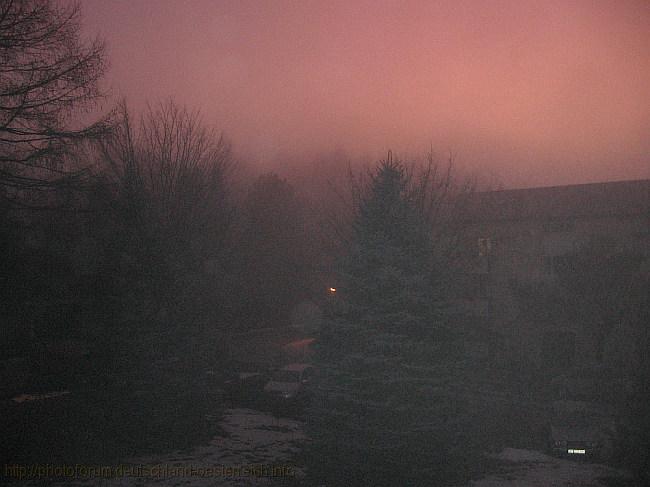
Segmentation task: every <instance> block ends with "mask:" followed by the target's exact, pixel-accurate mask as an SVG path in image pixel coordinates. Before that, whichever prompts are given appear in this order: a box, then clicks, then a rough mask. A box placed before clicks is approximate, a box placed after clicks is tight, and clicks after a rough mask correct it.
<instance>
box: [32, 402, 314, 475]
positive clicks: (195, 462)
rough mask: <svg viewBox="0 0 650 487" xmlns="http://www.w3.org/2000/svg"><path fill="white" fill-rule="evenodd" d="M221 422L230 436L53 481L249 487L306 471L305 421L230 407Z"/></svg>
mask: <svg viewBox="0 0 650 487" xmlns="http://www.w3.org/2000/svg"><path fill="white" fill-rule="evenodd" d="M220 425H221V427H222V429H223V430H224V431H225V432H226V435H224V436H218V437H215V438H214V439H213V440H212V441H211V442H210V444H209V445H206V446H200V447H197V448H195V449H193V450H192V451H190V452H176V453H171V454H165V455H152V456H148V457H139V458H134V459H131V460H130V461H128V462H127V463H125V464H124V465H123V466H115V465H114V466H111V467H112V468H113V469H119V468H120V467H121V468H122V470H121V471H117V475H115V473H116V472H115V470H113V474H114V475H115V476H114V477H113V478H106V475H102V474H100V473H96V474H89V473H88V472H86V474H85V475H83V472H82V475H78V476H77V477H76V478H75V479H74V480H67V481H65V482H60V483H54V484H53V485H76V486H87V487H92V486H102V487H118V486H119V487H122V486H129V487H135V486H144V485H156V486H161V487H163V486H164V487H167V486H170V487H171V486H191V487H194V486H196V487H199V486H210V487H215V486H217V487H218V486H228V487H240V486H241V487H244V486H246V487H248V486H266V485H272V484H275V485H278V480H281V477H285V478H286V477H291V476H295V477H298V478H300V477H301V476H302V472H301V471H300V470H298V469H296V468H295V467H294V465H293V464H292V463H291V457H292V455H294V454H295V453H296V452H298V451H299V450H300V447H301V443H302V442H303V441H304V440H305V435H304V433H303V423H302V422H300V421H298V420H294V419H288V418H275V417H273V416H271V415H269V414H266V413H262V412H259V411H253V410H250V409H229V410H226V411H225V414H224V417H223V419H222V421H221V422H220ZM90 467H92V466H87V468H90ZM129 469H130V470H129ZM210 469H211V470H210ZM237 469H239V471H237ZM165 470H166V471H165ZM274 475H275V477H274ZM34 485H41V484H37V483H36V482H35V483H34Z"/></svg>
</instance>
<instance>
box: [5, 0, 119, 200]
mask: <svg viewBox="0 0 650 487" xmlns="http://www.w3.org/2000/svg"><path fill="white" fill-rule="evenodd" d="M106 68H107V59H106V52H105V48H104V44H103V43H102V42H101V41H100V40H97V39H96V40H93V41H91V42H85V41H84V40H83V39H82V38H81V35H80V7H79V5H78V4H76V3H60V2H56V1H53V0H25V1H23V0H21V1H19V0H0V187H1V189H2V190H1V191H0V195H2V196H3V197H4V198H6V199H8V200H9V201H10V202H13V203H16V204H19V203H22V204H25V201H24V200H23V201H21V198H20V196H24V195H25V191H26V190H40V191H43V190H48V189H49V190H51V189H54V188H58V187H61V186H69V185H70V184H74V183H75V182H77V180H78V179H79V178H80V177H81V176H82V175H83V174H84V172H83V171H80V170H78V169H72V168H70V167H68V165H67V164H66V163H65V158H66V156H67V155H69V153H70V150H71V148H72V147H73V146H74V145H75V143H76V142H78V141H79V140H82V139H86V138H88V137H97V136H99V135H101V134H102V133H104V132H105V131H106V130H107V128H108V127H109V125H110V123H109V122H110V117H104V118H101V119H100V120H98V121H95V122H94V123H90V124H82V123H79V119H80V118H81V117H79V116H78V115H79V110H80V109H83V108H90V107H92V105H93V103H94V102H96V101H98V100H99V99H100V98H101V97H102V92H101V89H100V86H99V82H100V79H101V78H102V76H103V75H104V73H105V71H106Z"/></svg>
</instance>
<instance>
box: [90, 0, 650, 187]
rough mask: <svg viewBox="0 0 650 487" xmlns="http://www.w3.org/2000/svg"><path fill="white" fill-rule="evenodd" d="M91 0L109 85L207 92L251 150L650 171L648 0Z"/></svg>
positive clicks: (521, 178) (507, 176) (585, 177)
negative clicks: (430, 154) (107, 60)
mask: <svg viewBox="0 0 650 487" xmlns="http://www.w3.org/2000/svg"><path fill="white" fill-rule="evenodd" d="M83 6H84V14H85V27H84V28H85V31H86V33H87V34H88V35H90V36H92V35H96V34H99V35H101V36H103V37H104V38H106V39H107V41H108V43H109V48H110V57H111V62H112V68H111V70H110V73H109V84H110V86H111V87H112V93H113V96H114V97H115V98H116V99H117V98H118V97H120V96H126V97H127V99H128V101H129V103H130V104H131V106H132V107H134V108H135V109H139V108H141V107H142V106H144V103H145V100H149V101H152V102H156V101H158V100H160V99H164V98H166V97H169V96H173V97H174V98H175V99H176V100H178V101H180V102H182V103H187V104H188V105H189V106H192V107H196V108H200V109H201V111H202V113H203V115H204V117H205V118H206V119H208V120H211V121H212V120H214V122H215V123H216V124H217V125H218V127H220V128H223V129H224V130H225V131H226V133H227V134H228V135H229V136H230V137H231V138H232V139H233V141H234V143H235V148H236V150H237V152H238V153H239V154H241V155H243V156H245V157H246V158H248V159H250V160H252V161H254V162H255V163H256V164H258V167H263V168H267V167H276V166H277V165H278V164H279V163H280V161H283V160H287V159H291V160H294V161H300V162H299V163H301V164H307V163H309V162H308V161H310V160H313V159H315V158H317V157H318V155H319V154H321V153H323V152H327V151H333V150H340V151H342V152H344V153H345V154H346V155H348V156H349V157H351V158H356V157H368V158H370V159H371V160H375V159H378V158H379V157H381V156H383V155H384V154H385V151H386V150H387V149H389V148H391V149H393V150H394V151H395V152H397V153H398V154H402V155H410V156H418V155H421V154H422V153H424V152H426V151H427V150H428V149H429V148H430V147H431V146H433V148H434V150H436V151H437V152H438V153H440V154H441V155H443V156H444V154H446V153H447V152H448V151H452V152H453V153H455V154H456V156H457V160H458V162H459V164H460V165H461V166H464V167H466V168H468V169H470V170H472V171H478V172H480V173H483V174H488V175H489V174H496V176H497V177H498V179H499V180H500V181H501V182H503V184H504V185H505V186H506V187H522V186H540V185H557V184H571V183H585V182H594V181H607V180H621V179H638V178H647V177H650V159H649V157H648V155H649V154H650V137H648V134H650V104H649V103H648V98H649V96H648V95H649V93H648V86H650V30H649V29H648V28H647V26H648V25H650V3H648V2H646V1H643V0H640V1H601V2H582V1H574V2H566V1H557V0H553V1H550V0H549V1H545V2H520V1H515V0H503V1H498V2H489V3H488V2H477V1H468V0H465V1H463V0H454V1H447V2H428V1H410V2H402V1H383V2H377V1H355V2H342V1H331V2H320V1H300V2H258V1H224V2H214V1H193V2H180V1H155V2H154V1H138V2H133V1H111V2H103V1H96V0H86V1H84V5H83ZM296 164H297V163H296Z"/></svg>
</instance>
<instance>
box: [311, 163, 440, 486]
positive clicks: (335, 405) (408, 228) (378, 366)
mask: <svg viewBox="0 0 650 487" xmlns="http://www.w3.org/2000/svg"><path fill="white" fill-rule="evenodd" d="M362 193H363V194H362V195H361V197H360V198H359V201H358V204H357V208H355V210H356V218H355V221H354V223H353V228H352V237H351V241H350V243H349V248H348V252H347V255H346V256H345V257H344V258H343V260H342V262H341V264H340V268H339V272H338V278H339V282H337V292H336V295H335V297H334V296H333V297H332V301H331V303H330V306H329V309H328V310H327V313H326V319H325V321H324V323H323V327H322V331H321V336H320V340H319V344H320V345H319V351H318V357H317V361H318V368H319V371H320V372H319V378H318V380H317V381H316V385H315V386H314V388H315V390H314V393H315V397H314V401H313V403H312V407H311V409H310V411H309V417H308V427H309V430H310V434H311V437H312V438H313V450H312V451H311V452H310V456H309V457H310V458H311V459H312V464H311V465H310V466H309V474H310V475H311V476H313V480H314V481H315V482H316V481H321V482H322V481H323V480H326V482H327V485H359V486H362V485H373V486H380V485H421V484H423V483H424V482H426V481H427V479H430V478H433V477H435V476H434V475H433V474H432V472H431V471H430V469H431V468H436V464H435V462H433V463H432V457H431V455H430V453H431V451H432V450H434V451H435V450H437V449H439V446H440V445H436V442H437V441H442V440H441V439H440V438H439V436H437V435H435V433H434V432H433V429H435V424H436V422H435V421H433V419H432V418H434V415H435V414H436V412H435V411H434V410H433V409H432V408H435V407H437V404H436V403H435V401H431V400H430V398H429V397H425V396H426V394H425V391H426V390H428V389H427V387H428V386H429V385H430V382H431V381H430V379H431V367H432V366H434V365H435V363H436V361H437V360H439V353H438V352H437V350H438V351H439V350H440V349H441V346H442V345H443V344H444V343H445V342H446V337H447V336H448V331H446V330H447V326H446V323H445V319H444V317H445V315H446V313H445V312H444V308H443V306H442V300H441V299H440V297H439V296H440V295H441V294H440V289H439V285H438V283H440V282H442V281H441V279H440V270H439V269H438V266H437V265H436V263H435V261H434V259H433V257H432V255H433V253H432V251H431V250H432V249H431V238H430V229H429V226H428V225H427V224H426V223H425V222H426V219H425V218H424V215H423V214H422V213H421V211H419V209H418V205H417V204H416V202H415V198H414V193H413V191H412V185H411V184H410V178H409V175H408V173H407V171H406V169H405V167H404V166H403V164H401V163H400V162H396V161H393V160H392V159H391V158H390V157H389V159H388V160H386V161H383V162H381V163H380V164H379V165H378V166H377V168H376V169H375V171H374V172H373V173H372V174H371V177H370V180H369V183H368V185H367V186H366V187H365V189H364V191H362Z"/></svg>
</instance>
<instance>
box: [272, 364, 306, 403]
mask: <svg viewBox="0 0 650 487" xmlns="http://www.w3.org/2000/svg"><path fill="white" fill-rule="evenodd" d="M313 375H314V368H313V367H312V366H311V365H309V364H291V365H286V366H284V367H282V368H281V369H279V370H277V371H275V373H273V374H272V375H271V379H270V380H269V381H268V382H267V384H266V385H265V386H264V392H265V393H266V395H267V397H269V399H271V400H272V401H273V402H274V403H275V404H276V405H280V406H282V405H285V406H289V405H302V404H303V403H304V402H305V400H306V399H307V391H306V385H307V384H308V383H309V382H310V380H311V379H312V377H313Z"/></svg>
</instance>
